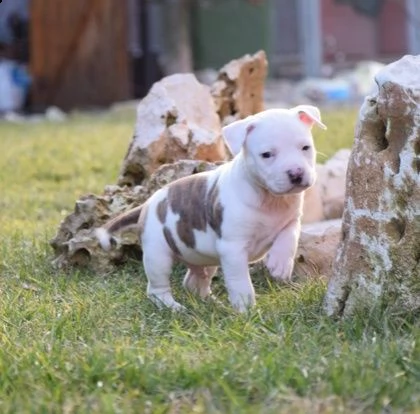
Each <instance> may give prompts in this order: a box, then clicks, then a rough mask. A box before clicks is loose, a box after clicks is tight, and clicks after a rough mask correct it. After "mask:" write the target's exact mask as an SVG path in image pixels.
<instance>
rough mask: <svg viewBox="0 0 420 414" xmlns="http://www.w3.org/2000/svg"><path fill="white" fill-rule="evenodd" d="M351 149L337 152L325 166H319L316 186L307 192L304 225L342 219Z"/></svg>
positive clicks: (317, 167) (304, 204) (304, 206)
mask: <svg viewBox="0 0 420 414" xmlns="http://www.w3.org/2000/svg"><path fill="white" fill-rule="evenodd" d="M349 158H350V150H349V149H341V150H339V151H337V152H336V153H335V154H334V155H333V156H332V157H331V158H330V159H329V160H327V161H326V163H325V164H317V166H316V169H317V179H316V182H315V184H314V185H313V186H312V187H310V188H309V189H308V190H306V191H305V196H304V203H303V217H302V222H303V223H315V222H318V221H322V220H332V219H336V218H340V217H341V216H342V215H343V210H344V195H345V189H346V173H347V165H348V161H349Z"/></svg>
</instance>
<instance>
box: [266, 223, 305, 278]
mask: <svg viewBox="0 0 420 414" xmlns="http://www.w3.org/2000/svg"><path fill="white" fill-rule="evenodd" d="M300 227H301V225H300V219H297V220H293V221H292V222H290V223H289V224H288V225H287V226H286V227H285V228H284V229H283V230H282V231H281V232H280V233H279V234H278V235H277V237H276V239H275V240H274V243H273V245H272V246H271V248H270V250H269V251H268V254H267V256H266V258H265V264H266V266H267V268H268V270H269V271H270V274H271V276H272V277H273V278H274V279H277V280H283V281H289V280H290V279H291V278H292V272H293V266H294V263H295V255H296V250H297V246H298V241H299V235H300Z"/></svg>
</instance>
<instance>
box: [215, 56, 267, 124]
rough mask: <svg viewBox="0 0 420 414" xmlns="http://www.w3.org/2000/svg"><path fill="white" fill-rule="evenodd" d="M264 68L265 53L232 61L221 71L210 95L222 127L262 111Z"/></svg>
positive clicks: (265, 61) (265, 68)
mask: <svg viewBox="0 0 420 414" xmlns="http://www.w3.org/2000/svg"><path fill="white" fill-rule="evenodd" d="M267 66H268V63H267V56H266V54H265V52H264V51H259V52H257V53H255V54H254V55H245V56H243V57H242V58H240V59H235V60H232V61H231V62H229V63H228V64H226V65H225V66H223V68H222V69H220V71H219V76H218V79H217V81H216V82H215V83H214V84H213V86H212V88H211V93H212V95H213V98H214V101H215V103H216V111H217V113H218V114H219V117H220V119H221V120H222V123H223V124H228V123H230V122H232V121H233V120H235V119H242V118H245V117H247V116H249V115H253V114H256V113H257V112H261V111H262V110H263V109H264V84H265V79H266V77H267Z"/></svg>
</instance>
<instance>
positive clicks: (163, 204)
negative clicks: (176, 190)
mask: <svg viewBox="0 0 420 414" xmlns="http://www.w3.org/2000/svg"><path fill="white" fill-rule="evenodd" d="M156 213H157V216H158V219H159V221H160V222H161V223H162V224H165V221H166V215H167V214H168V199H167V198H164V199H163V200H161V201H160V202H159V204H158V205H157V207H156Z"/></svg>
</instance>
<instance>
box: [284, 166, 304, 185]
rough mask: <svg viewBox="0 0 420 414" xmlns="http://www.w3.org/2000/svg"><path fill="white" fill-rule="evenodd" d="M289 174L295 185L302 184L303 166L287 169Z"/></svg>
mask: <svg viewBox="0 0 420 414" xmlns="http://www.w3.org/2000/svg"><path fill="white" fill-rule="evenodd" d="M287 175H288V177H289V180H290V182H291V183H292V184H293V185H301V184H302V181H303V175H304V172H303V169H302V168H294V169H290V170H288V171H287Z"/></svg>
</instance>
